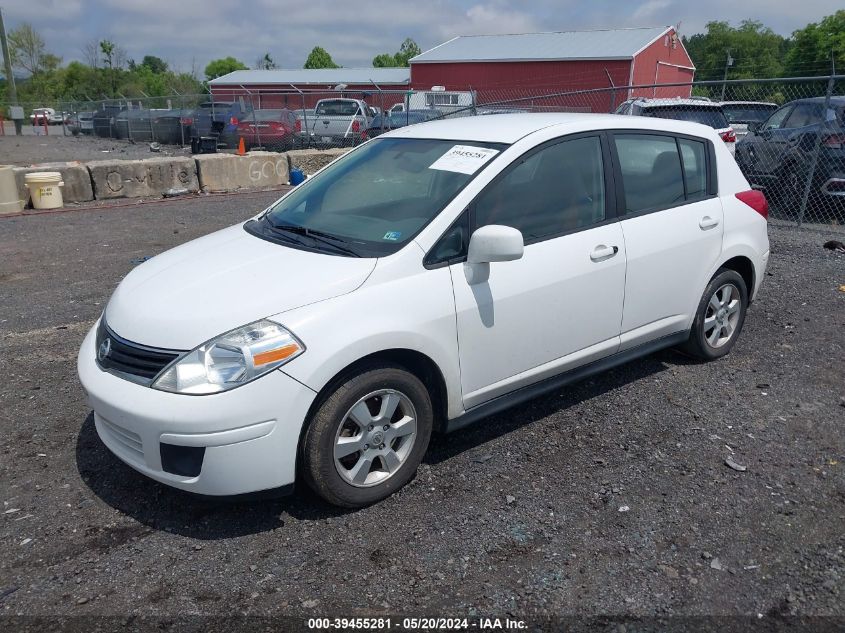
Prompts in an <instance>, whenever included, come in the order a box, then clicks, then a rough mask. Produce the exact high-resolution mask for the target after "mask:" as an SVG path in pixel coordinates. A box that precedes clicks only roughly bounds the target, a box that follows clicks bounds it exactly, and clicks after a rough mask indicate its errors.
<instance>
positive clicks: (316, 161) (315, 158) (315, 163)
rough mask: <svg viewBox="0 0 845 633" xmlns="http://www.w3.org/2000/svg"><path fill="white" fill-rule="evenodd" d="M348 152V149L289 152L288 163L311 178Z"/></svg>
mask: <svg viewBox="0 0 845 633" xmlns="http://www.w3.org/2000/svg"><path fill="white" fill-rule="evenodd" d="M348 151H349V149H348V148H337V149H295V150H293V151H290V152H288V161H289V162H290V167H291V169H294V168H299V169H301V170H302V172H303V173H305V174H308V175H309V176H310V175H311V174H313V173H315V172H316V171H318V170H320V169H322V168H323V167H325V166H326V165H328V164H329V163H330V162H332V161H333V160H334V159H335V158H337V157H338V156H343V155H344V154H345V153H346V152H348Z"/></svg>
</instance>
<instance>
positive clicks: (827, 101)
mask: <svg viewBox="0 0 845 633" xmlns="http://www.w3.org/2000/svg"><path fill="white" fill-rule="evenodd" d="M834 83H835V82H834V78H833V75H831V76H830V77H829V78H828V80H827V91H826V92H825V95H824V107H823V108H822V122H821V125H820V126H819V131H818V133H817V134H816V141H815V145H816V146H815V148H814V149H813V158H812V159H811V161H810V171H809V172H808V173H807V182H806V183H805V184H804V194H803V195H802V196H801V208H800V209H799V211H798V222H797V225H798V226H801V224H802V223H803V222H804V213H805V212H806V210H807V201H808V199H809V197H810V189H812V188H813V178H814V177H815V175H816V165H818V162H819V152H820V151H821V147H822V133H823V131H824V128H825V126H826V125H827V109H828V108H829V107H830V97H831V95H832V94H833V84H834Z"/></svg>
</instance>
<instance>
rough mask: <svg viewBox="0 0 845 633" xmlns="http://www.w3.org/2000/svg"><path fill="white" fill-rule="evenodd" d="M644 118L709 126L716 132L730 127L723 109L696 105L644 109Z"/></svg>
mask: <svg viewBox="0 0 845 633" xmlns="http://www.w3.org/2000/svg"><path fill="white" fill-rule="evenodd" d="M643 116H650V117H657V118H659V119H675V120H676V121H691V122H693V123H701V124H703V125H709V126H710V127H712V128H714V129H716V130H723V129H725V128H726V127H730V124H729V123H728V120H727V118H725V113H724V112H722V110H721V108H702V107H698V106H694V105H676V106H656V107H651V108H644V109H643Z"/></svg>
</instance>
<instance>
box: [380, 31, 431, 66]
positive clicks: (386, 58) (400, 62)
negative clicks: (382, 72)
mask: <svg viewBox="0 0 845 633" xmlns="http://www.w3.org/2000/svg"><path fill="white" fill-rule="evenodd" d="M420 53H422V50H421V49H420V47H419V44H417V43H416V42H415V41H414V40H412V39H411V38H410V37H406V38H405V41H404V42H402V45H401V46H400V47H399V50H398V51H397V52H396V54H394V55H391V54H390V53H382V54H380V55H376V56H375V57H373V67H374V68H399V67H401V66H408V65H410V64H409V62H410V60H411V58H413V57H416V56H417V55H419V54H420Z"/></svg>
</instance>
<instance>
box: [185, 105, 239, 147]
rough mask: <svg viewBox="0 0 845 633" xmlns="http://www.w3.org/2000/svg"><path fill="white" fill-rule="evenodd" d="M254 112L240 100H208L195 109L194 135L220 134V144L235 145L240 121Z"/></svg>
mask: <svg viewBox="0 0 845 633" xmlns="http://www.w3.org/2000/svg"><path fill="white" fill-rule="evenodd" d="M251 112H252V108H251V107H249V106H248V105H241V102H240V101H206V102H205V103H201V104H199V107H197V109H196V110H195V111H194V117H193V126H192V133H193V136H194V137H202V136H210V135H211V134H212V132H213V133H214V134H217V135H218V141H219V144H222V145H225V146H226V147H234V146H235V145H236V144H237V142H238V122H239V121H240V120H241V119H244V118H246V117H247V116H248V115H249V114H250V113H251Z"/></svg>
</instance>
